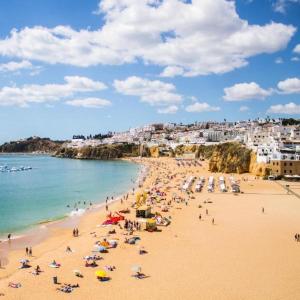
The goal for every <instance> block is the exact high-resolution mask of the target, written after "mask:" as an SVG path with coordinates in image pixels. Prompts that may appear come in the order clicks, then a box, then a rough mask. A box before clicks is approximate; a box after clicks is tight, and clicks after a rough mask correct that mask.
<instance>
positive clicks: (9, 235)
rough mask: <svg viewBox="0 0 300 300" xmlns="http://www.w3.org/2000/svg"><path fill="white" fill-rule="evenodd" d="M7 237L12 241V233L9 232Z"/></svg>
mask: <svg viewBox="0 0 300 300" xmlns="http://www.w3.org/2000/svg"><path fill="white" fill-rule="evenodd" d="M7 238H8V240H9V241H10V239H11V233H9V234H8V235H7Z"/></svg>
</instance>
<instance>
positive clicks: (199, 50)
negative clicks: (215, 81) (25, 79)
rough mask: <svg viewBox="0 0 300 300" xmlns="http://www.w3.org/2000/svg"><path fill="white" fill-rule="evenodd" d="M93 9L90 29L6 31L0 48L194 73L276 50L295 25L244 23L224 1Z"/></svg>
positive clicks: (105, 1)
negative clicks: (96, 24) (98, 20)
mask: <svg viewBox="0 0 300 300" xmlns="http://www.w3.org/2000/svg"><path fill="white" fill-rule="evenodd" d="M98 13H99V14H100V15H101V16H102V17H103V21H104V23H103V26H102V27H101V28H99V29H98V30H94V31H92V30H86V29H81V30H79V31H77V30H74V29H72V28H71V27H68V26H57V27H54V28H46V27H41V26H35V27H32V28H28V27H26V28H23V29H21V30H13V31H12V32H11V33H10V35H9V36H8V37H6V38H5V39H2V40H0V55H3V56H10V57H19V58H22V59H29V60H40V61H43V62H46V63H50V64H56V63H61V64H71V65H75V66H81V67H86V66H92V65H98V64H114V65H115V64H123V63H133V62H136V61H137V60H138V59H141V60H143V61H144V63H146V64H149V63H150V64H155V65H159V66H162V67H166V68H165V70H164V71H163V72H162V74H163V75H172V76H175V75H179V73H180V75H184V76H196V75H205V74H211V73H215V74H220V73H225V72H229V71H231V70H234V69H236V68H240V67H243V66H245V65H247V64H248V58H249V57H252V56H255V55H258V54H262V53H274V52H276V51H279V50H281V49H284V48H285V47H286V46H287V44H288V42H289V41H290V39H291V37H292V36H293V35H294V33H295V31H296V28H295V27H294V26H291V25H284V24H281V23H274V22H271V23H269V24H266V25H250V24H249V23H248V22H247V21H246V20H243V19H241V18H240V17H239V15H238V14H237V11H236V8H235V3H234V1H227V0H213V1H212V0H194V1H192V2H191V3H190V2H188V1H183V0H164V1H160V0H102V1H101V2H100V3H99V10H98ZM170 16H172V17H170ZM174 68H176V69H174Z"/></svg>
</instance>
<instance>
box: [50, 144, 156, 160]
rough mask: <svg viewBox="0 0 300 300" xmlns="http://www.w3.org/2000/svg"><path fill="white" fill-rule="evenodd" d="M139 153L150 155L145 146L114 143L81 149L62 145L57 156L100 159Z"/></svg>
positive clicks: (132, 155)
mask: <svg viewBox="0 0 300 300" xmlns="http://www.w3.org/2000/svg"><path fill="white" fill-rule="evenodd" d="M139 155H143V156H150V151H149V149H148V148H147V147H145V146H139V145H135V144H113V145H100V146H97V147H83V148H80V149H77V148H76V149H75V148H66V147H62V148H60V149H59V150H58V151H57V152H56V154H55V156H57V157H62V158H77V159H99V160H109V159H117V158H125V157H136V156H139Z"/></svg>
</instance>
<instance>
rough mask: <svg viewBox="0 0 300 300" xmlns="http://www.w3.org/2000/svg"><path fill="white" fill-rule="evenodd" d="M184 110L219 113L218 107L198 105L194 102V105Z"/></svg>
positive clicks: (206, 104) (204, 103)
mask: <svg viewBox="0 0 300 300" xmlns="http://www.w3.org/2000/svg"><path fill="white" fill-rule="evenodd" d="M185 110H186V111H187V112H198V113H200V112H210V111H219V110H221V108H220V107H218V106H211V105H209V104H208V103H206V102H203V103H200V102H196V103H194V104H191V105H188V106H187V107H186V108H185Z"/></svg>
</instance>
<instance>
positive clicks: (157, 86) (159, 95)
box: [113, 76, 182, 106]
mask: <svg viewBox="0 0 300 300" xmlns="http://www.w3.org/2000/svg"><path fill="white" fill-rule="evenodd" d="M113 85H114V87H115V89H116V90H117V91H118V92H119V93H121V94H123V95H128V96H137V97H140V100H141V102H146V103H148V104H150V105H157V106H161V105H172V104H179V103H180V102H181V101H182V96H181V95H180V94H178V93H176V87H175V86H174V85H173V84H171V83H165V82H163V81H160V80H148V79H144V78H141V77H136V76H131V77H128V78H127V79H125V80H115V81H114V84H113Z"/></svg>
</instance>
